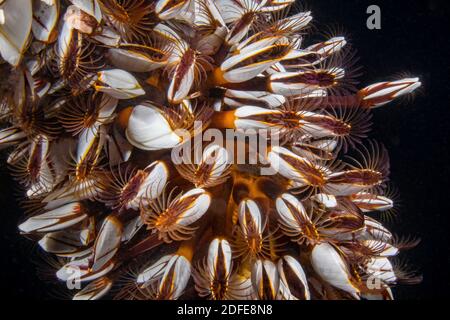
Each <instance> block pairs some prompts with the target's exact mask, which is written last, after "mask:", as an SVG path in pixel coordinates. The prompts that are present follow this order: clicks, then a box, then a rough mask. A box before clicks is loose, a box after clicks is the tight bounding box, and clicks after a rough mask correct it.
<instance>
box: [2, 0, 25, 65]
mask: <svg viewBox="0 0 450 320" xmlns="http://www.w3.org/2000/svg"><path fill="white" fill-rule="evenodd" d="M31 2H32V1H31V0H14V1H5V2H3V3H1V4H0V53H1V56H2V58H3V59H4V60H5V61H7V62H8V63H9V64H11V65H13V66H17V65H19V63H20V61H21V60H22V56H23V54H24V51H25V50H26V45H27V42H28V38H29V36H30V33H31V25H32V21H33V12H32V3H31Z"/></svg>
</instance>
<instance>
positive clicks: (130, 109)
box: [0, 0, 421, 300]
mask: <svg viewBox="0 0 450 320" xmlns="http://www.w3.org/2000/svg"><path fill="white" fill-rule="evenodd" d="M294 3H295V0H218V1H212V0H177V1H172V0H153V1H151V0H71V1H59V0H5V1H0V53H1V59H0V70H1V74H2V77H1V79H0V111H1V118H0V119H1V123H2V129H1V130H0V148H1V149H3V150H4V152H6V153H7V155H8V156H7V163H8V165H9V166H10V168H11V170H12V173H13V174H14V177H16V178H17V181H18V183H19V184H20V186H21V187H22V190H23V195H24V198H25V200H24V201H23V204H24V209H25V211H26V213H27V216H26V218H25V219H24V220H23V222H22V223H21V224H20V225H19V229H20V231H21V232H22V233H23V234H25V235H27V236H28V237H30V238H31V239H34V240H37V241H38V244H39V250H42V251H45V252H46V253H48V254H49V255H52V256H56V257H58V259H57V261H58V262H60V266H59V269H58V270H55V274H56V277H57V278H58V279H59V280H61V281H71V280H73V279H74V278H73V277H74V276H75V277H76V278H75V280H76V281H79V282H80V283H81V287H80V288H79V290H78V291H76V292H74V293H73V297H74V299H99V298H102V297H109V298H123V299H178V298H193V297H202V298H208V299H294V300H296V299H302V300H303V299H306V300H309V299H361V298H364V299H392V298H393V295H392V291H391V287H392V286H396V285H399V284H402V283H413V282H415V281H417V280H418V279H419V278H418V277H415V276H414V275H413V274H411V273H409V272H408V271H407V270H404V269H402V268H401V267H398V266H397V265H396V264H395V256H397V255H398V254H399V252H400V250H401V249H405V248H409V247H411V246H412V245H413V244H414V243H413V241H399V240H398V238H397V237H396V236H394V235H393V234H392V233H391V232H390V231H388V230H387V229H386V228H385V227H384V226H383V225H382V223H381V222H379V221H378V217H379V216H380V215H382V214H386V213H387V212H389V211H390V210H392V208H393V207H394V200H395V199H394V198H393V197H392V193H391V192H390V191H389V190H390V188H389V184H388V179H389V158H388V154H387V150H386V149H385V148H384V147H383V145H381V144H379V143H377V142H374V141H372V140H370V141H366V138H367V137H368V132H369V131H370V120H371V110H372V109H374V108H377V107H380V106H382V105H385V104H387V103H389V102H391V101H393V100H395V99H396V98H399V97H401V96H404V95H407V94H409V93H411V92H413V91H414V90H416V89H417V88H418V87H419V86H420V85H421V83H420V81H419V79H417V78H407V79H397V80H392V81H386V82H379V83H376V84H373V85H369V86H366V87H363V88H362V89H358V87H357V81H356V77H357V70H355V69H356V68H354V66H353V64H354V61H355V58H354V54H353V52H352V50H351V49H350V48H349V47H350V46H349V44H348V43H347V40H346V39H345V38H344V37H341V36H339V35H336V36H333V37H330V38H329V39H324V40H323V41H322V42H319V43H311V42H310V40H309V39H308V34H309V30H310V28H309V26H310V22H311V20H312V19H313V18H312V13H311V12H306V11H305V12H295V11H298V10H295V9H294ZM19 16H20V19H19V18H18V17H19ZM229 132H232V133H233V134H232V135H229ZM242 135H244V137H243V138H242ZM213 138H214V139H213ZM241 138H242V139H241ZM252 141H256V142H257V143H256V146H257V147H256V149H257V150H256V151H255V144H252ZM236 143H237V145H236ZM261 145H264V148H260V146H261ZM242 155H243V158H244V159H243V161H241V160H242V159H241V158H240V157H241V156H242ZM192 159H195V160H192ZM130 275H131V276H130ZM190 283H191V284H192V285H189V284H190Z"/></svg>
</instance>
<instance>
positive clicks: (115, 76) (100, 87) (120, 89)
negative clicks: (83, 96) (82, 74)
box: [95, 69, 145, 99]
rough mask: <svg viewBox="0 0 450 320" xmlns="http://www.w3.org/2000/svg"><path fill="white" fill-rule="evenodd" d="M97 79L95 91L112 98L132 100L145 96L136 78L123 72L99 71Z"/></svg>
mask: <svg viewBox="0 0 450 320" xmlns="http://www.w3.org/2000/svg"><path fill="white" fill-rule="evenodd" d="M97 77H98V79H97V83H96V84H95V90H97V91H100V92H104V93H106V94H108V95H110V96H111V97H113V98H116V99H133V98H136V97H138V96H141V95H144V94H145V91H144V90H143V89H142V87H141V85H140V84H139V82H138V81H137V80H136V78H135V77H134V76H133V75H132V74H130V73H128V72H126V71H124V70H120V69H111V70H104V71H100V72H99V73H98V75H97Z"/></svg>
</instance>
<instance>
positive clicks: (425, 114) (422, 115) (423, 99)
mask: <svg viewBox="0 0 450 320" xmlns="http://www.w3.org/2000/svg"><path fill="white" fill-rule="evenodd" d="M371 4H378V5H379V6H380V7H381V10H382V29H381V30H377V31H371V30H368V29H367V28H366V19H367V17H368V15H367V14H366V9H367V7H368V6H369V5H371ZM307 7H308V8H309V9H311V10H312V11H313V15H314V18H315V23H316V26H317V27H318V29H319V30H323V28H322V27H323V26H326V27H329V28H328V29H331V30H333V29H336V28H337V29H338V30H341V29H343V30H345V31H346V34H348V35H350V36H351V39H352V42H353V44H354V46H355V47H356V48H357V49H358V52H359V56H360V58H361V60H360V63H361V64H362V65H363V66H364V75H363V76H362V78H361V82H362V83H363V84H364V85H367V84H370V83H372V82H375V81H379V80H385V79H386V78H389V77H391V76H393V75H394V76H395V75H397V74H402V73H405V72H407V73H408V74H411V75H415V76H419V77H420V78H421V80H422V82H423V83H424V89H423V90H422V92H421V93H419V94H418V95H417V96H416V98H415V99H414V100H413V101H412V102H407V103H406V104H405V103H400V104H398V103H397V104H396V103H394V104H391V105H389V106H387V107H384V108H382V109H378V110H376V111H375V112H374V130H373V133H372V137H373V138H376V139H377V140H379V141H382V142H383V143H384V144H385V145H386V147H387V148H388V149H389V151H390V156H391V165H392V175H391V178H392V180H393V181H394V182H395V185H396V186H398V188H399V189H400V192H401V200H402V207H401V211H400V220H399V221H397V222H396V223H394V224H393V225H391V226H390V228H391V229H392V230H393V231H395V232H396V233H399V234H404V235H417V236H419V237H421V238H422V243H421V244H420V245H419V247H417V248H415V249H414V250H412V251H409V252H407V253H406V254H404V255H403V256H404V257H405V258H406V259H407V260H408V261H409V262H410V264H411V265H414V266H417V268H418V269H419V270H420V271H421V272H422V274H423V276H424V281H423V282H422V284H420V285H416V286H411V287H401V288H397V289H395V294H396V296H397V298H398V299H433V298H444V297H448V296H449V294H448V289H449V284H450V281H449V275H448V273H449V269H450V268H449V260H450V255H449V236H448V228H449V223H448V222H449V215H450V210H449V207H450V205H449V204H450V201H449V199H450V188H449V184H450V156H449V155H450V144H449V140H450V135H449V133H450V130H449V127H450V99H449V98H450V97H449V92H450V82H449V78H450V77H449V75H450V68H449V62H448V60H449V56H450V55H449V53H450V51H449V42H450V39H449V36H448V31H449V30H450V28H449V27H450V24H449V23H448V19H449V18H448V17H449V16H450V10H449V8H448V4H446V1H444V0H442V1H439V0H414V1H413V0H395V1H392V0H390V1H366V0H345V1H344V0H314V1H312V0H311V1H309V4H307ZM12 199H14V187H13V183H12V181H11V179H10V178H9V177H8V175H7V174H6V173H5V169H3V168H2V169H1V172H0V206H1V210H0V227H1V238H0V240H1V251H0V257H1V279H0V288H1V289H2V291H3V292H4V293H6V294H7V295H8V296H10V297H12V298H33V299H47V298H50V297H52V294H49V291H50V290H49V289H50V288H53V286H52V285H51V284H50V285H49V284H46V283H45V282H43V281H41V280H40V279H39V278H38V277H37V275H36V270H35V266H34V263H32V262H31V261H30V260H35V259H36V258H35V254H34V253H33V252H35V251H36V250H33V245H32V243H31V242H30V241H27V240H24V239H23V238H21V237H20V236H19V235H18V233H17V228H16V225H17V222H18V220H19V217H20V212H21V210H20V209H19V208H18V206H17V205H15V203H14V201H13V200H12Z"/></svg>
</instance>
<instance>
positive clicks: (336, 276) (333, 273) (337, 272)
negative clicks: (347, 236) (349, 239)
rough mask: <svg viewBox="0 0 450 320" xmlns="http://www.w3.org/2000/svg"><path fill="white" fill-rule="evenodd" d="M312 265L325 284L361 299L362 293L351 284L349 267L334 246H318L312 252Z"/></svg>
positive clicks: (324, 243)
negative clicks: (360, 294)
mask: <svg viewBox="0 0 450 320" xmlns="http://www.w3.org/2000/svg"><path fill="white" fill-rule="evenodd" d="M311 265H312V266H313V268H314V271H315V272H316V273H317V274H318V275H319V276H320V277H321V278H322V279H323V280H324V281H325V282H327V283H329V284H330V285H332V286H333V287H336V288H338V289H341V290H344V291H345V292H348V293H349V294H351V295H352V296H353V297H354V298H356V299H359V292H360V291H359V289H357V288H356V287H355V286H354V285H353V284H352V282H351V279H350V273H349V270H348V266H347V264H346V262H345V261H344V259H343V258H342V256H341V255H340V254H339V253H338V252H337V251H336V249H335V248H334V247H333V246H332V245H330V244H329V243H326V242H323V243H321V244H318V245H316V246H315V247H314V249H313V251H312V252H311Z"/></svg>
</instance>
